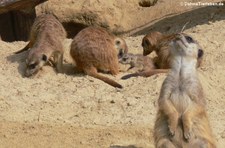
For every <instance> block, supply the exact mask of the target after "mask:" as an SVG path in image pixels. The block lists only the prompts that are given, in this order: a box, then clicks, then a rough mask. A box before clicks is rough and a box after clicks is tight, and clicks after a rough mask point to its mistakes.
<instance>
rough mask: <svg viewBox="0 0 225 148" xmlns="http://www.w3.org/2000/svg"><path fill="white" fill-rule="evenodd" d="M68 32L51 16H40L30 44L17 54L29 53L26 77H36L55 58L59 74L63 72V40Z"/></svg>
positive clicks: (36, 21)
mask: <svg viewBox="0 0 225 148" xmlns="http://www.w3.org/2000/svg"><path fill="white" fill-rule="evenodd" d="M64 39H66V31H65V29H64V27H63V26H62V24H61V23H60V22H59V21H58V20H57V19H56V18H55V17H54V16H53V15H51V14H43V15H40V16H38V17H37V18H36V19H35V21H34V24H33V25H32V28H31V32H30V42H29V43H28V45H27V46H26V47H24V48H23V49H21V50H20V51H17V52H15V54H18V53H21V52H23V51H26V50H29V51H28V56H27V59H26V71H25V76H26V77H30V76H34V75H35V74H37V73H38V72H39V70H40V69H41V68H42V67H43V66H44V65H45V64H46V63H47V62H49V60H51V59H50V58H52V57H53V64H54V65H55V66H56V69H57V71H58V72H63V67H62V66H63V53H64V50H63V43H62V42H63V40H64Z"/></svg>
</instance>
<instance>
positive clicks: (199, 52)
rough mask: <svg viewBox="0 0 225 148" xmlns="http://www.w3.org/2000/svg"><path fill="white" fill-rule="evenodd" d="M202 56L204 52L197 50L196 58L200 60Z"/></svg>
mask: <svg viewBox="0 0 225 148" xmlns="http://www.w3.org/2000/svg"><path fill="white" fill-rule="evenodd" d="M203 55H204V51H203V50H202V49H198V58H201V57H202V56H203Z"/></svg>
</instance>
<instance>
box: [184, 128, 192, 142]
mask: <svg viewBox="0 0 225 148" xmlns="http://www.w3.org/2000/svg"><path fill="white" fill-rule="evenodd" d="M191 137H192V134H191V130H188V129H186V130H184V139H185V140H186V141H187V142H189V141H190V139H191Z"/></svg>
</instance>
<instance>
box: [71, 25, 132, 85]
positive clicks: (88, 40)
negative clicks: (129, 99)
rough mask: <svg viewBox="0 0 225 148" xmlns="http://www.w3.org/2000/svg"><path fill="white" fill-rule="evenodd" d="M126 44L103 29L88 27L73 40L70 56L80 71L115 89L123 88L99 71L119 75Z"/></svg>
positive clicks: (126, 49)
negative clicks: (120, 62)
mask: <svg viewBox="0 0 225 148" xmlns="http://www.w3.org/2000/svg"><path fill="white" fill-rule="evenodd" d="M127 51H128V48H127V45H126V42H125V41H124V40H123V39H122V38H119V37H115V36H114V35H112V34H110V33H109V32H107V31H106V30H105V29H103V28H97V27H87V28H85V29H83V30H81V31H80V32H79V33H78V34H77V35H76V36H75V37H74V39H73V41H72V44H71V49H70V54H71V56H72V58H73V59H74V61H75V63H76V66H77V69H78V71H83V72H84V73H86V74H87V75H89V76H92V77H94V78H97V79H100V80H102V81H104V82H105V83H108V84H109V85H111V86H113V87H118V88H122V86H121V85H120V84H119V83H117V82H115V81H114V80H112V79H110V78H107V77H105V76H102V75H100V74H99V73H98V70H100V71H104V72H110V73H111V74H112V75H116V74H118V73H119V58H121V57H122V56H123V54H124V53H127Z"/></svg>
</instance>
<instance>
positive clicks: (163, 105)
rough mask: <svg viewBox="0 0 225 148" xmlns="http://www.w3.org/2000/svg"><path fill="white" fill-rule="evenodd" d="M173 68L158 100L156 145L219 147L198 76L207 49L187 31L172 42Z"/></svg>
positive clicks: (192, 147) (161, 146) (161, 147)
mask: <svg viewBox="0 0 225 148" xmlns="http://www.w3.org/2000/svg"><path fill="white" fill-rule="evenodd" d="M171 46H172V48H171V70H170V72H169V74H168V76H167V77H166V79H165V80H164V82H163V84H162V87H161V92H160V96H159V100H158V107H159V110H158V113H157V118H156V122H155V127H154V140H155V146H156V148H216V145H215V141H214V138H213V136H212V131H211V128H210V125H209V121H208V117H207V113H206V100H205V97H204V94H203V89H202V85H201V83H200V81H199V79H198V76H197V70H196V64H197V58H198V57H201V56H202V54H203V51H202V50H201V49H199V46H198V44H197V42H196V41H195V40H194V39H192V38H191V37H190V36H188V35H186V34H183V33H181V34H177V35H175V39H174V40H173V41H172V43H171Z"/></svg>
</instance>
